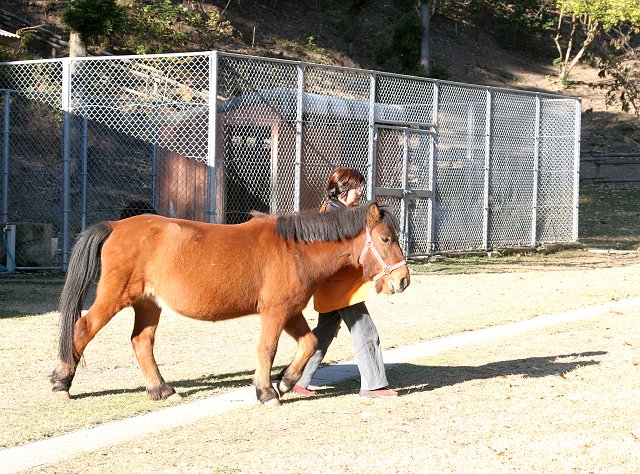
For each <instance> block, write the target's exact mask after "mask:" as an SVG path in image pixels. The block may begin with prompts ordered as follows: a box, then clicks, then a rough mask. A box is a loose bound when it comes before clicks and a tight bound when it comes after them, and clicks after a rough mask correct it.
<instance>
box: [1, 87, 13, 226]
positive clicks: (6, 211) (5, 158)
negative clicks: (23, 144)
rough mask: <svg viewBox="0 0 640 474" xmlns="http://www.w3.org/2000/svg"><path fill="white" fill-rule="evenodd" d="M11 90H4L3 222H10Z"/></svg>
mask: <svg viewBox="0 0 640 474" xmlns="http://www.w3.org/2000/svg"><path fill="white" fill-rule="evenodd" d="M10 103H11V92H9V91H8V90H5V91H4V114H3V115H4V122H3V125H2V222H4V223H7V222H9V138H10V136H11V135H10V130H11V127H10V120H11V107H10Z"/></svg>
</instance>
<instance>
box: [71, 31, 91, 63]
mask: <svg viewBox="0 0 640 474" xmlns="http://www.w3.org/2000/svg"><path fill="white" fill-rule="evenodd" d="M86 55H87V43H85V41H84V40H83V39H82V38H81V37H80V33H78V32H77V31H73V30H71V32H70V33H69V57H78V56H86Z"/></svg>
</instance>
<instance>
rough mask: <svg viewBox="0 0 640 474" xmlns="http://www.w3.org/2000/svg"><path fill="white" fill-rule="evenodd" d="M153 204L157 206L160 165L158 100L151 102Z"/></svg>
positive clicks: (154, 206)
mask: <svg viewBox="0 0 640 474" xmlns="http://www.w3.org/2000/svg"><path fill="white" fill-rule="evenodd" d="M151 126H152V127H153V130H152V132H151V206H152V207H153V208H154V209H157V208H156V205H157V202H156V179H157V174H158V170H157V166H158V163H157V162H158V107H157V103H156V101H153V102H152V103H151Z"/></svg>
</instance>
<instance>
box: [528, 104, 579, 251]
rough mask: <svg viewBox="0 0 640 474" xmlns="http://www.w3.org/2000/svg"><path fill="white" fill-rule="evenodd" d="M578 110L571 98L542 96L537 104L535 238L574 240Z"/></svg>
mask: <svg viewBox="0 0 640 474" xmlns="http://www.w3.org/2000/svg"><path fill="white" fill-rule="evenodd" d="M579 119H580V116H579V112H576V103H575V101H574V100H571V99H559V98H557V97H556V98H549V97H543V98H542V99H541V104H540V145H539V162H538V193H537V196H538V199H537V213H536V228H537V234H536V240H537V242H558V241H560V242H570V241H572V240H574V238H575V237H574V235H575V229H574V227H573V226H574V223H573V216H574V214H575V213H576V212H577V203H576V202H575V196H576V194H577V189H576V186H577V180H576V168H575V164H576V160H577V159H578V158H577V150H576V148H577V140H576V128H577V126H578V124H579V122H578V121H579Z"/></svg>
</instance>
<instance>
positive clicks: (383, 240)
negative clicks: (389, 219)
mask: <svg viewBox="0 0 640 474" xmlns="http://www.w3.org/2000/svg"><path fill="white" fill-rule="evenodd" d="M380 240H382V243H384V244H388V243H389V242H391V239H390V238H389V237H387V236H386V235H383V236H381V237H380Z"/></svg>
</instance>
